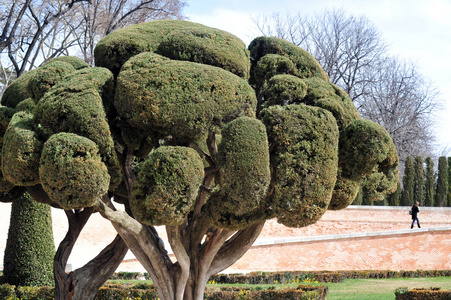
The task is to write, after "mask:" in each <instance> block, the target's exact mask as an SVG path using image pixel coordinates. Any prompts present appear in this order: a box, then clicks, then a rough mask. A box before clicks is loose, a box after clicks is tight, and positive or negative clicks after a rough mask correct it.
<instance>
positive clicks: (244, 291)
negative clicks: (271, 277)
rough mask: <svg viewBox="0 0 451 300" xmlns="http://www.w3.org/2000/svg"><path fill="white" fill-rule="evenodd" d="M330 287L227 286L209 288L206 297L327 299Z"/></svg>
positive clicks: (215, 299) (219, 299) (221, 299)
mask: <svg viewBox="0 0 451 300" xmlns="http://www.w3.org/2000/svg"><path fill="white" fill-rule="evenodd" d="M327 292H328V288H327V287H324V286H311V285H307V286H306V285H299V286H298V287H297V288H284V289H266V290H253V289H251V288H248V287H244V288H238V287H225V288H221V289H220V291H213V290H212V289H211V288H210V289H209V288H207V290H206V292H205V295H204V299H208V300H237V299H238V300H244V299H253V300H282V299H293V300H314V299H315V300H322V299H326V296H327Z"/></svg>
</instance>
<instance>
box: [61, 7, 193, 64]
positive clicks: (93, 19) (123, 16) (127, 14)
mask: <svg viewBox="0 0 451 300" xmlns="http://www.w3.org/2000/svg"><path fill="white" fill-rule="evenodd" d="M185 5H186V3H185V2H184V1H180V0H112V1H108V0H92V1H90V2H89V3H83V4H82V5H81V9H80V10H79V11H78V12H77V14H76V16H75V17H76V18H78V22H68V24H69V25H71V24H72V25H71V26H72V27H73V30H74V32H75V33H76V40H77V45H78V49H79V51H80V53H81V55H82V56H83V59H84V60H85V61H86V62H87V63H88V64H90V65H91V66H93V65H94V47H95V45H96V44H97V42H98V41H99V40H100V39H101V38H102V37H104V36H105V35H107V34H108V33H110V32H112V31H114V30H116V29H119V28H123V27H125V26H128V25H131V24H137V23H141V22H145V21H150V20H158V19H183V14H182V9H183V7H184V6H185ZM70 17H73V16H70ZM77 25H81V26H79V27H77Z"/></svg>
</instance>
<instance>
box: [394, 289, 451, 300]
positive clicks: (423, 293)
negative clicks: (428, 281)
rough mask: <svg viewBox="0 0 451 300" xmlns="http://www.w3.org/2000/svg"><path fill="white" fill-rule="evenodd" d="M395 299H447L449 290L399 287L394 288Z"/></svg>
mask: <svg viewBox="0 0 451 300" xmlns="http://www.w3.org/2000/svg"><path fill="white" fill-rule="evenodd" d="M395 296H396V300H449V299H451V291H442V290H440V288H436V287H430V288H414V289H411V290H409V289H408V288H407V287H401V288H398V289H396V290H395Z"/></svg>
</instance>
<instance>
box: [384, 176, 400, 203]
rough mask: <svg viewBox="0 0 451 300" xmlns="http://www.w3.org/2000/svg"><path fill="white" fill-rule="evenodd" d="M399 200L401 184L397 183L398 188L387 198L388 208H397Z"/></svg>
mask: <svg viewBox="0 0 451 300" xmlns="http://www.w3.org/2000/svg"><path fill="white" fill-rule="evenodd" d="M400 198H401V183H400V182H399V181H398V188H397V189H396V191H395V192H394V193H392V194H390V195H388V196H387V202H388V205H389V206H399V200H400Z"/></svg>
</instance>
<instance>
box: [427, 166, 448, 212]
mask: <svg viewBox="0 0 451 300" xmlns="http://www.w3.org/2000/svg"><path fill="white" fill-rule="evenodd" d="M448 178H449V176H448ZM434 187H435V177H434V162H433V161H432V158H431V157H427V158H426V184H425V198H424V204H423V205H425V206H434Z"/></svg>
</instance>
